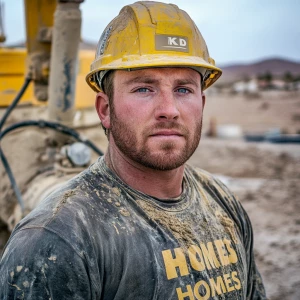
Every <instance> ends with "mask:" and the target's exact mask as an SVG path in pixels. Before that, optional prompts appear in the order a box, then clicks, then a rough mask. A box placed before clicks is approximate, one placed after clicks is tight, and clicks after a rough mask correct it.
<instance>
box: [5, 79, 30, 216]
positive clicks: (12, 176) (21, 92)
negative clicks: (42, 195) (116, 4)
mask: <svg viewBox="0 0 300 300" xmlns="http://www.w3.org/2000/svg"><path fill="white" fill-rule="evenodd" d="M31 80H32V79H31V78H30V77H27V78H25V81H24V83H23V86H22V87H21V89H20V91H19V92H18V94H17V96H16V97H15V99H14V100H13V102H12V103H11V104H10V106H9V107H8V108H7V109H6V111H5V113H4V115H3V117H2V118H1V120H0V135H1V133H2V132H1V130H2V127H3V125H4V123H5V121H6V120H7V118H8V117H9V115H10V114H11V112H12V111H13V109H14V108H15V106H16V105H17V104H18V102H19V101H20V99H21V98H22V96H23V94H24V92H25V91H26V89H27V87H28V85H29V83H30V81H31ZM0 158H1V161H2V163H3V166H4V168H5V170H6V173H7V175H8V177H9V180H10V183H11V186H12V188H13V190H14V192H15V195H16V197H17V200H18V202H19V204H20V206H21V210H22V214H24V209H25V206H24V202H23V199H22V195H21V192H20V190H19V188H18V186H17V183H16V180H15V178H14V175H13V173H12V171H11V168H10V166H9V163H8V161H7V159H6V157H5V155H4V153H3V151H2V149H1V144H0Z"/></svg>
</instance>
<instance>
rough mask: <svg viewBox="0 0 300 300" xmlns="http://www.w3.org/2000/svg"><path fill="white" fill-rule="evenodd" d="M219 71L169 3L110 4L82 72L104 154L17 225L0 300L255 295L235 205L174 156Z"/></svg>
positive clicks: (188, 137)
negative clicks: (114, 13) (112, 9)
mask: <svg viewBox="0 0 300 300" xmlns="http://www.w3.org/2000/svg"><path fill="white" fill-rule="evenodd" d="M220 75H221V70H220V69H218V68H217V67H215V66H214V62H213V60H212V59H211V58H210V57H209V55H208V51H207V47H206V44H205V41H204V40H203V38H202V36H201V34H200V32H199V31H198V29H197V28H196V27H195V25H194V23H193V21H192V20H191V19H190V17H189V16H188V15H187V14H186V13H185V12H184V11H182V10H180V9H178V7H176V6H175V5H172V4H163V3H158V2H150V1H147V2H137V3H135V4H133V5H129V6H126V7H125V8H123V9H122V10H121V12H120V14H119V16H118V17H117V18H115V19H114V20H113V21H112V22H111V23H110V24H109V25H108V26H107V28H106V29H105V31H104V33H103V34H102V36H101V38H100V42H99V44H98V48H97V53H96V58H95V61H94V62H93V64H92V66H91V72H90V73H89V74H88V76H87V81H88V83H89V85H90V86H91V87H92V88H93V89H94V90H96V91H97V97H96V109H97V112H98V115H99V117H100V119H101V123H102V126H103V127H104V129H105V131H106V134H107V136H108V139H109V146H108V150H107V153H106V154H105V156H104V157H103V158H100V159H99V160H98V161H97V162H96V163H95V164H93V165H92V166H91V167H90V168H89V169H88V170H86V171H85V172H83V173H81V174H80V175H79V176H77V177H75V178H74V179H73V180H71V181H69V182H68V183H67V184H66V185H65V186H64V187H63V188H62V189H60V190H58V191H56V192H54V193H53V194H52V195H51V196H49V197H48V198H47V199H45V201H43V203H42V204H41V205H40V206H39V207H38V208H37V209H36V210H34V211H33V212H32V213H31V214H30V215H29V216H27V217H26V218H25V219H23V220H22V221H21V222H20V224H19V225H18V226H17V228H16V229H15V231H14V232H13V233H12V236H11V238H10V241H9V242H8V245H7V247H6V250H5V252H4V254H3V257H2V261H1V268H0V271H1V273H0V286H1V292H0V296H1V297H0V298H1V299H16V298H17V297H19V298H20V299H120V300H121V299H161V300H165V299H184V300H187V299H265V292H264V288H263V284H262V282H261V277H260V275H259V273H258V271H257V269H256V266H255V262H254V257H253V249H252V246H253V240H252V229H251V225H250V221H249V219H248V217H247V215H246V213H245V211H244V210H243V208H242V207H241V205H240V204H239V202H238V201H237V200H236V199H235V198H234V196H233V195H232V194H231V193H230V192H229V191H228V189H227V188H226V187H225V186H224V185H223V184H222V183H221V182H220V181H218V180H216V179H214V178H213V176H211V175H210V174H208V173H206V172H205V171H202V170H197V169H194V168H191V167H189V166H187V165H186V164H185V163H186V161H187V160H188V158H189V157H190V156H191V155H192V154H193V152H194V151H195V149H196V148H197V146H198V143H199V141H200V135H201V126H202V112H203V108H204V105H205V95H204V93H203V90H204V89H206V88H207V87H208V86H209V85H211V84H212V83H213V82H214V81H215V80H217V78H218V77H219V76H220Z"/></svg>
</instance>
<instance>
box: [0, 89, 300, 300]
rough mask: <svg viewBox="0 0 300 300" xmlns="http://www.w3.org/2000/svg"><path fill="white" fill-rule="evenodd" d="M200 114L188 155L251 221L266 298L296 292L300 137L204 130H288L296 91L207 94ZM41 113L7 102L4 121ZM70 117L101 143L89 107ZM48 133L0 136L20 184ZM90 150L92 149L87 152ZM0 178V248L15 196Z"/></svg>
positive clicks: (42, 113)
mask: <svg viewBox="0 0 300 300" xmlns="http://www.w3.org/2000/svg"><path fill="white" fill-rule="evenodd" d="M3 111H4V110H3V109H2V110H1V114H0V115H3ZM204 115H205V117H204V122H203V138H202V140H201V142H200V146H199V147H198V149H197V150H196V152H195V154H194V155H193V157H192V158H191V159H190V161H189V163H190V164H192V165H194V166H198V167H200V168H202V169H205V170H207V171H209V172H211V173H213V174H215V175H216V176H218V177H220V178H221V180H223V181H224V183H225V184H227V185H228V186H229V187H230V188H231V190H232V191H233V192H234V193H235V194H236V196H237V197H238V198H239V200H240V201H241V202H242V204H243V206H244V208H245V209H246V211H247V212H248V214H249V216H250V219H251V221H252V224H253V228H254V240H255V242H254V248H255V256H256V262H257V265H258V268H259V270H260V272H261V274H262V277H263V280H264V283H265V286H266V289H267V294H268V297H269V299H271V300H282V299H286V300H298V299H300V289H299V286H300V251H299V249H300V196H299V195H300V184H299V182H300V144H271V143H267V142H263V143H248V142H245V141H244V140H243V138H235V139H221V138H208V137H206V133H207V132H208V128H209V123H210V120H211V119H212V118H214V119H215V120H216V121H217V125H219V126H221V125H226V124H227V125H228V124H234V125H238V126H240V128H241V129H242V130H243V131H244V132H248V133H249V132H251V133H261V132H264V131H267V130H270V129H274V128H280V129H281V130H283V131H284V132H287V133H296V132H297V131H299V130H300V94H299V93H296V92H275V91H273V92H266V93H261V94H260V95H259V97H257V96H255V97H254V96H251V97H249V96H243V95H230V94H208V95H207V101H206V107H205V112H204ZM46 116H47V112H46V108H45V107H39V108H36V107H35V108H33V107H31V106H22V107H18V108H17V109H16V110H14V112H13V113H12V115H11V117H10V118H9V119H8V122H7V125H9V124H12V123H14V122H17V121H20V120H22V119H23V120H24V119H39V118H46ZM76 120H77V121H76V126H77V128H78V130H79V131H80V132H81V133H82V134H84V135H85V136H87V137H88V138H90V139H91V140H92V141H94V142H95V143H96V144H97V145H98V146H99V147H100V148H101V149H102V150H103V151H105V149H106V146H107V140H106V137H105V136H104V134H103V131H102V129H101V126H100V125H99V122H98V121H97V116H96V113H95V112H94V111H93V109H90V110H89V111H88V112H87V113H84V112H81V113H78V114H77V115H76ZM49 135H50V131H49V130H45V129H34V128H30V129H29V128H28V129H24V130H18V131H17V132H15V133H12V134H10V135H9V136H7V137H5V138H4V139H3V141H1V147H2V149H3V151H4V152H5V154H6V155H7V159H8V161H9V162H10V164H11V168H12V170H13V172H14V174H15V176H16V178H17V182H18V184H19V185H20V187H21V189H22V191H24V190H26V184H27V182H28V180H29V179H30V177H32V176H34V175H35V173H36V169H37V168H36V165H38V164H39V162H40V161H41V156H42V155H43V154H44V152H45V143H46V140H47V139H48V137H49ZM96 158H97V156H96V155H93V160H95V159H96ZM0 182H1V184H0V190H1V200H0V251H1V250H2V249H3V247H4V244H5V242H6V240H7V239H8V237H9V231H8V229H7V223H6V221H7V219H8V217H9V216H10V214H11V213H12V210H13V207H14V205H15V201H16V200H15V198H14V197H13V193H12V191H11V188H10V184H9V181H8V178H7V175H6V173H5V171H4V168H3V166H2V165H1V166H0Z"/></svg>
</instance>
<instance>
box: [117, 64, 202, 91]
mask: <svg viewBox="0 0 300 300" xmlns="http://www.w3.org/2000/svg"><path fill="white" fill-rule="evenodd" d="M178 81H182V82H187V83H191V84H194V85H197V86H200V85H201V76H200V74H199V73H198V72H197V71H195V70H193V69H191V68H185V67H182V68H178V67H176V68H175V67H174V68H145V69H138V70H131V71H127V70H117V71H116V73H115V82H114V84H115V85H122V84H131V83H133V84H134V83H135V82H137V83H138V82H145V83H147V82H149V83H150V82H153V83H155V82H157V83H160V82H170V83H172V82H178Z"/></svg>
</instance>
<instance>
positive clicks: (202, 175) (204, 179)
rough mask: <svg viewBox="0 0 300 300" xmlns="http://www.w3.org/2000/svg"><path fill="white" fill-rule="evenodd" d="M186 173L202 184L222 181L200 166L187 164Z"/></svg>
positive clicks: (189, 177) (216, 183)
mask: <svg viewBox="0 0 300 300" xmlns="http://www.w3.org/2000/svg"><path fill="white" fill-rule="evenodd" d="M186 174H187V178H188V179H194V180H196V181H197V182H198V183H199V184H201V185H219V184H220V183H221V182H220V180H219V179H218V178H217V177H216V176H214V175H213V174H211V173H209V172H208V171H205V170H203V169H201V168H198V167H193V166H190V165H187V166H186ZM221 184H222V183H221ZM222 185H223V184H222ZM223 186H224V185H223Z"/></svg>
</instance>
